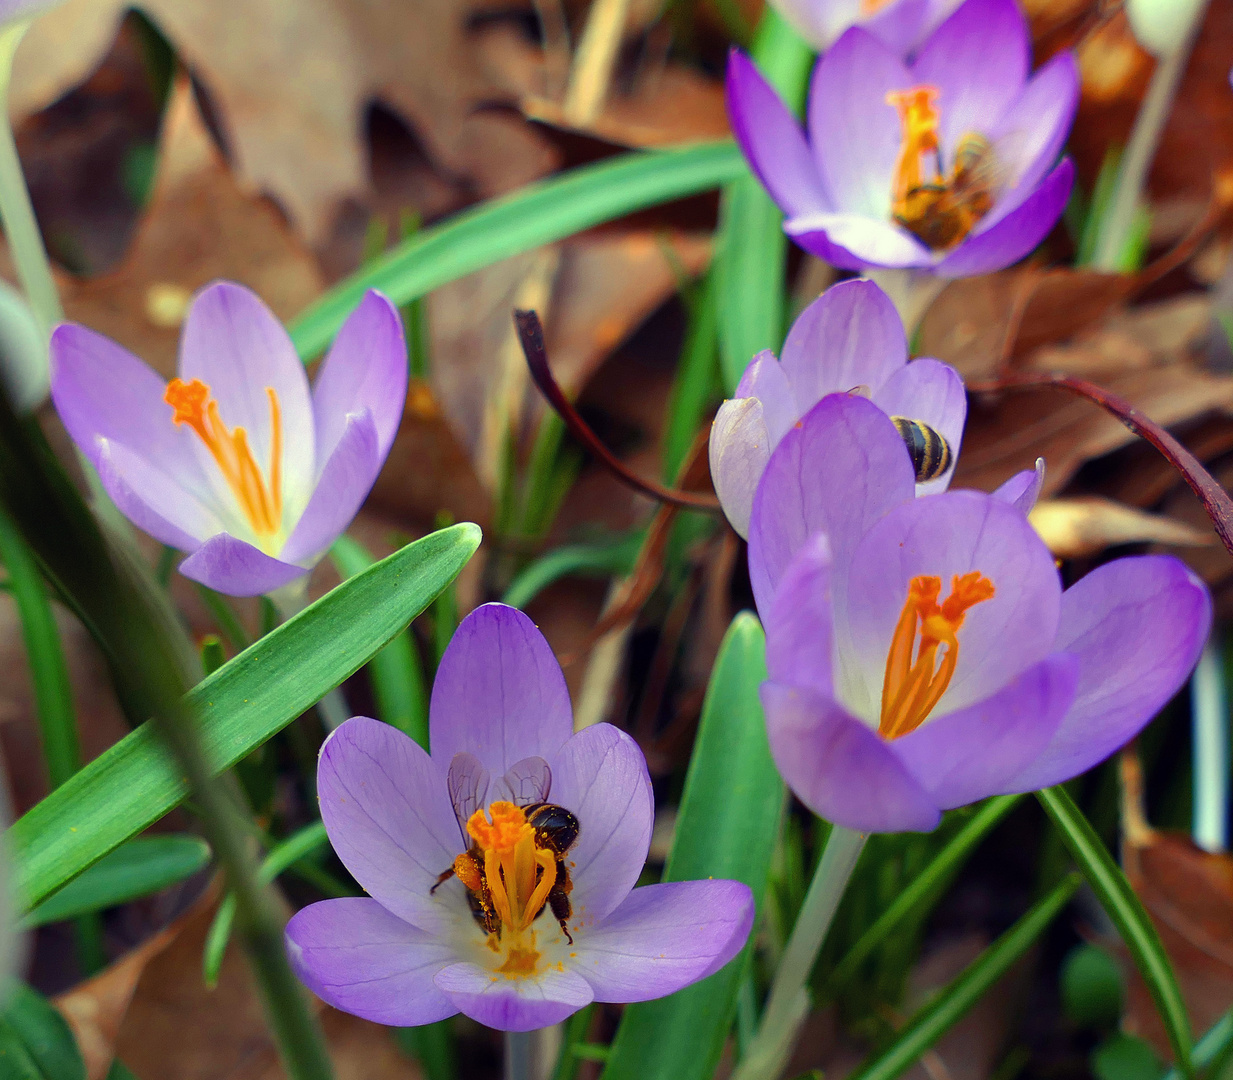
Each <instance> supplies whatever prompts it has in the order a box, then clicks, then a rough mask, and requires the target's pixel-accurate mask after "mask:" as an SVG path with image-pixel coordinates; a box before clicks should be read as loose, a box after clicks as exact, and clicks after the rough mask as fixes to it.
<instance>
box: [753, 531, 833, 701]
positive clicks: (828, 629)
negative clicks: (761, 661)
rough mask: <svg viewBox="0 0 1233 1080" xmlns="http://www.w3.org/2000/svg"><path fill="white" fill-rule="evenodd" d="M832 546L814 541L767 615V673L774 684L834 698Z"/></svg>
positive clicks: (782, 584)
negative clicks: (783, 684)
mask: <svg viewBox="0 0 1233 1080" xmlns="http://www.w3.org/2000/svg"><path fill="white" fill-rule="evenodd" d="M834 638H835V632H834V627H833V619H832V611H831V546H830V544H829V543H827V540H826V535H825V534H824V533H816V534H815V535H814V536H811V537H810V538H809V539H808V540H807V541H805V545H804V546H803V547H802V548H801V549H800V551H798V552H797V553H796V556H795V558H793V560H792V562H791V563H789V564H788V569H787V572H786V573H785V574H784V576H783V580H782V581H781V582H780V583H779V588H778V589H776V590H775V599H774V600H772V601H771V608H770V611H768V612H767V615H766V669H767V672H768V674H769V675H770V677H771V678H772V679H773V680H775V682H779V683H785V684H787V685H789V686H799V687H804V688H806V689H809V690H816V691H817V692H818V693H819V694H822V695H823V696H825V697H831V696H833V693H834V673H833V660H832V655H831V654H832V651H833V650H834Z"/></svg>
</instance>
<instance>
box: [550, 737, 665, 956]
mask: <svg viewBox="0 0 1233 1080" xmlns="http://www.w3.org/2000/svg"><path fill="white" fill-rule="evenodd" d="M551 765H552V801H553V802H554V803H556V804H557V805H559V806H563V807H565V809H566V810H569V811H572V812H573V814H574V815H575V816H576V817H577V818H578V840H577V842H576V843H575V844H574V846H573V847H572V848H570V849H569V860H568V862H569V866H570V876H571V878H572V879H573V883H574V891H573V892H572V893H570V900H571V902H572V903H573V908H574V915H573V919H572V920H571V922H570V925H571V926H577V927H578V928H580V929H581V928H583V927H586V928H587V929H588V932H589V928H590V927H591V926H594V925H596V924H598V923H600V922H602V921H603V919H604V918H605V916H607V915H608V913H609V912H611V911H612V910H613V909H614V908H616V906H617V905H618V904H620V903H621V901H622V900H624V899H625V897H626V896H628V895H629V890H630V889H632V888H633V887H634V883H635V882H636V881H637V880H638V875H639V874H641V873H642V868H643V866H644V865H645V864H646V855H647V852H648V851H649V850H650V846H651V825H652V824H653V821H654V817H655V803H654V800H653V798H652V795H651V779H650V777H649V776H648V775H647V771H646V759H645V758H644V757H643V756H642V751H641V750H639V749H638V744H637V743H636V742H634V740H633V739H631V738H630V737H629V736H628V735H626V734H625V732H623V731H621V730H620V729H619V728H615V727H613V726H612V725H611V724H593V725H592V726H591V727H588V728H584V729H583V730H582V731H580V732H578V734H577V735H575V736H574V737H573V738H571V739H570V740H569V742H567V743H566V744H565V745H564V746H563V747H562V748H561V751H560V753H558V754H557V755H556V757H554V758H553V759H552V761H551Z"/></svg>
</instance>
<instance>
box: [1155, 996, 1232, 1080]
mask: <svg viewBox="0 0 1233 1080" xmlns="http://www.w3.org/2000/svg"><path fill="white" fill-rule="evenodd" d="M1193 1061H1194V1066H1195V1068H1196V1069H1198V1070H1199V1075H1200V1076H1202V1077H1203V1078H1204V1080H1226V1075H1225V1074H1224V1073H1223V1072H1222V1070H1223V1069H1225V1068H1226V1067H1227V1066H1228V1065H1229V1063H1230V1062H1233V1009H1230V1010H1229V1011H1228V1012H1227V1013H1225V1014H1224V1016H1222V1017H1221V1018H1220V1019H1219V1020H1217V1021H1216V1022H1215V1023H1214V1024H1213V1025H1212V1026H1211V1027H1210V1028H1208V1029H1207V1033H1206V1034H1205V1035H1204V1036H1203V1037H1202V1038H1201V1039H1200V1040H1199V1041H1198V1042H1197V1043H1195V1044H1194V1057H1193ZM1164 1080H1182V1074H1181V1073H1179V1072H1178V1071H1177V1069H1170V1070H1169V1071H1168V1073H1166V1074H1165V1077H1164Z"/></svg>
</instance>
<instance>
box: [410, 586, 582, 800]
mask: <svg viewBox="0 0 1233 1080" xmlns="http://www.w3.org/2000/svg"><path fill="white" fill-rule="evenodd" d="M428 726H429V745H430V746H431V747H432V756H433V759H434V760H435V761H438V762H440V763H441V766H442V768H443V769H444V768H447V767H448V765H449V762H450V761H451V760H453V757H454V755H455V754H457V753H459V752H461V751H464V750H465V751H466V752H467V753H470V754H474V755H475V756H476V757H477V758H478V759H479V761H480V762H481V763H482V764H483V766H484V767H485V768H486V769H487V770H488V771H489V772H490V773H492V775H493V776H503V775H504V774H505V771H506V770H507V769H508V768H509V767H510V766H511V765H513V764H514V763H515V762H517V761H521V760H522V759H523V758H525V757H532V756H534V757H542V758H543V759H544V760H545V761H549V762H551V761H552V758H553V756H554V755H555V754H556V752H557V751H558V750H559V749H560V748H561V747H562V746H563V745H564V744H565V741H566V739H568V738H569V737H570V735H572V734H573V731H574V720H573V711H572V710H571V708H570V704H569V690H568V689H567V688H566V686H565V676H564V675H562V674H561V665H560V664H558V663H557V658H556V657H555V656H554V655H553V653H552V650H551V649H550V648H549V647H548V642H546V641H545V640H544V635H543V634H541V633H540V632H539V630H538V629H536V626H535V624H534V623H533V622H532V621H531V620H530V619H528V618H527V617H526V616H525V615H524V614H523V613H522V612H521V611H519V610H517V608H512V607H507V606H506V605H504V604H484V605H483V606H481V607H478V608H476V609H475V610H474V611H473V612H471V614H470V615H468V616H467V617H466V618H465V619H463V620H462V622H461V624H460V625H459V627H458V629H457V631H455V633H454V637H453V638H452V639H451V641H450V643H449V646H448V647H447V648H446V650H445V655H444V656H442V658H441V664H440V666H439V667H438V668H437V678H436V681H435V682H434V683H433V687H432V701H431V703H430V705H429V709H428Z"/></svg>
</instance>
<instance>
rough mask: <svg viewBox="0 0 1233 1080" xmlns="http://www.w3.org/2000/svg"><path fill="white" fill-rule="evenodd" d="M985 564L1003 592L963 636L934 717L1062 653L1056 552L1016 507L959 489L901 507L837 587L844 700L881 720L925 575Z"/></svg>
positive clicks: (971, 618) (871, 535)
mask: <svg viewBox="0 0 1233 1080" xmlns="http://www.w3.org/2000/svg"><path fill="white" fill-rule="evenodd" d="M971 571H979V572H980V573H981V574H983V575H984V576H985V577H987V578H989V579H990V580H991V581H992V582H993V587H994V589H995V593H994V596H993V597H992V598H991V599H988V600H985V601H984V602H982V603H978V604H976V605H975V606H973V607H971V608H970V609H969V610H968V612H967V614H966V616H965V619H964V622H963V626H962V627H961V628H960V630H959V633H958V639H959V656H958V665H957V667H956V669H955V674H954V677H953V678H952V680H951V682H950V687H949V689H947V691H946V693H945V694H944V695H943V696H942V699H941V701H939V703H938V705H937V707H936V709H935V710H934V716H935V718H936V717H940V716H942V715H945V714H946V713H948V712H954V711H956V710H958V709H962V708H964V707H965V706H968V705H973V704H975V703H976V702H979V701H982V700H984V699H985V698H987V697H990V696H991V695H993V694H994V693H996V692H997V691H998V690H1000V689H1001V688H1002V687H1003V686H1005V685H1006V684H1007V683H1009V682H1011V681H1012V680H1013V679H1014V678H1015V677H1016V676H1018V675H1019V674H1020V673H1021V672H1023V671H1026V670H1027V669H1028V668H1029V667H1032V666H1033V665H1035V664H1036V663H1038V662H1039V661H1041V660H1043V659H1044V658H1045V657H1046V656H1048V655H1049V654H1050V653H1051V652H1053V651H1054V649H1055V647H1054V639H1055V638H1056V636H1057V627H1058V617H1059V611H1060V608H1061V599H1062V589H1061V584H1060V582H1059V580H1058V573H1057V568H1056V566H1055V565H1054V562H1053V556H1052V555H1050V554H1049V549H1048V548H1046V547H1045V545H1044V542H1043V541H1042V540H1041V539H1040V537H1039V536H1037V534H1036V531H1035V530H1034V529H1033V528H1032V526H1031V525H1029V524H1028V521H1027V518H1025V517H1024V516H1023V514H1021V513H1020V512H1019V511H1018V510H1017V509H1016V508H1015V507H1013V506H1010V505H1009V504H1007V503H1005V502H1003V501H1002V500H1000V499H995V498H993V497H992V496H991V495H985V494H984V493H982V492H977V491H950V492H946V493H945V494H942V495H931V496H929V497H928V498H924V499H915V500H912V501H911V502H908V503H905V504H903V505H902V506H898V507H896V508H895V509H894V510H892V511H891V512H890V513H889V514H887V515H886V516H885V517H884V518H883V519H882V520H881V521H879V522H878V523H877V524H876V525H874V526H873V528H871V529H870V530H869V532H868V534H867V535H866V536H865V537H864V539H863V540H862V541H861V542H860V544H859V545H858V547H857V549H856V551H855V552H854V553H853V555H852V560H851V563H850V564H849V567H848V574H847V581H846V583H845V587H844V588H840V587H838V585H837V587H836V589H835V635H836V653H837V656H838V658H839V667H838V672H837V678H836V688H837V690H838V691H839V694H838V696H839V698H840V700H841V701H843V702H844V704H845V705H846V706H847V707H848V708H849V709H851V710H852V711H853V712H854V713H856V715H858V716H862V717H864V718H865V719H866V720H867V721H869V722H870V723H876V722H877V719H878V717H879V715H880V712H881V702H882V683H883V680H884V678H885V675H886V656H887V652H888V650H889V649H890V644H891V639H892V637H893V635H894V631H895V624H896V623H897V622H898V620H899V616H900V613H901V612H902V610H903V605H904V602H905V600H906V599H907V594H908V584H909V582H910V581H911V580H912V578H914V577H917V576H919V575H928V576H935V577H939V578H941V580H942V592H941V597H940V598H939V600H940V601H944V600H945V598H946V597H947V596H948V595H949V594H950V591H951V581H952V578H953V576H954V575H958V574H966V573H969V572H971Z"/></svg>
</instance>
